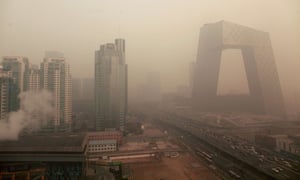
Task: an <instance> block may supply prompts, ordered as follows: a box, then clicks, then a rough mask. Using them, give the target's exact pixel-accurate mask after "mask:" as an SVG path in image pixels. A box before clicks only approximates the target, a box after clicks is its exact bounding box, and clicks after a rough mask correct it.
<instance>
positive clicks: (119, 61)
mask: <svg viewBox="0 0 300 180" xmlns="http://www.w3.org/2000/svg"><path fill="white" fill-rule="evenodd" d="M126 112H127V65H126V62H125V40H123V39H116V40H115V43H107V44H104V45H101V46H100V50H98V51H96V52H95V120H96V123H95V124H96V130H97V131H102V130H105V129H117V130H120V131H123V130H124V123H125V118H126Z"/></svg>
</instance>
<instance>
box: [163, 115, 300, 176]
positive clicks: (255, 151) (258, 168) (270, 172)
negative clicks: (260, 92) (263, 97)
mask: <svg viewBox="0 0 300 180" xmlns="http://www.w3.org/2000/svg"><path fill="white" fill-rule="evenodd" d="M157 120H158V123H160V124H162V125H164V128H166V129H167V130H168V131H169V133H171V135H174V136H177V137H180V139H181V140H182V142H183V143H185V144H186V145H187V146H188V147H190V149H191V150H193V151H194V152H195V153H196V154H197V155H198V156H199V157H200V158H202V159H203V160H204V161H205V162H206V163H207V164H208V165H209V167H211V168H212V169H215V171H217V173H218V174H220V175H221V176H224V178H232V179H299V178H300V170H299V169H298V168H299V162H298V161H297V160H295V159H291V158H289V157H287V156H283V155H280V154H278V153H276V152H272V151H268V150H266V149H262V148H260V147H257V146H255V145H254V144H252V143H251V142H248V141H246V140H243V139H240V138H238V137H235V136H234V137H233V136H229V135H224V134H219V133H217V132H215V131H214V130H213V129H211V128H210V127H209V126H206V125H205V124H203V122H199V121H196V120H191V119H189V118H184V117H178V116H176V115H173V114H162V116H161V117H159V118H157Z"/></svg>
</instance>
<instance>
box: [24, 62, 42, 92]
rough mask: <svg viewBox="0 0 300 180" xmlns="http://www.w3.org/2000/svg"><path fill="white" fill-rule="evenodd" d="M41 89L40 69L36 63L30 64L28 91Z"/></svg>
mask: <svg viewBox="0 0 300 180" xmlns="http://www.w3.org/2000/svg"><path fill="white" fill-rule="evenodd" d="M39 89H40V69H39V68H38V66H36V65H30V67H29V69H28V77H27V87H26V90H27V91H38V90H39Z"/></svg>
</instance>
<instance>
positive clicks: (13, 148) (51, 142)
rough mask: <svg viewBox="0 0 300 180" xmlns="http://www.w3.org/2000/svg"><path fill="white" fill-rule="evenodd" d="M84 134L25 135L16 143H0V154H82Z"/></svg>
mask: <svg viewBox="0 0 300 180" xmlns="http://www.w3.org/2000/svg"><path fill="white" fill-rule="evenodd" d="M85 141H86V138H85V134H83V133H80V134H70V133H59V134H50V135H49V134H47V135H27V136H22V137H20V138H19V139H18V140H16V141H8V140H7V141H0V153H5V152H24V153H26V152H42V153H43V152H63V153H64V152H72V153H76V152H83V151H84V146H85V144H86V142H85Z"/></svg>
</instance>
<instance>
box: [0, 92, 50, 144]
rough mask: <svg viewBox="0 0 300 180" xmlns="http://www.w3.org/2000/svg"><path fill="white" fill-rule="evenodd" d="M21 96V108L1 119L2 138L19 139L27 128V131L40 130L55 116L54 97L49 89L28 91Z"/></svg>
mask: <svg viewBox="0 0 300 180" xmlns="http://www.w3.org/2000/svg"><path fill="white" fill-rule="evenodd" d="M19 98H20V110H18V111H16V112H11V113H10V114H9V115H8V118H7V119H6V120H2V121H0V140H17V139H18V137H19V134H20V132H21V131H22V130H24V129H25V128H26V130H27V131H35V130H38V129H40V128H41V127H42V126H43V125H45V124H47V121H48V120H49V119H51V117H53V112H54V107H53V97H52V94H51V93H50V92H49V91H46V90H41V91H27V92H24V93H21V94H20V96H19Z"/></svg>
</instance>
